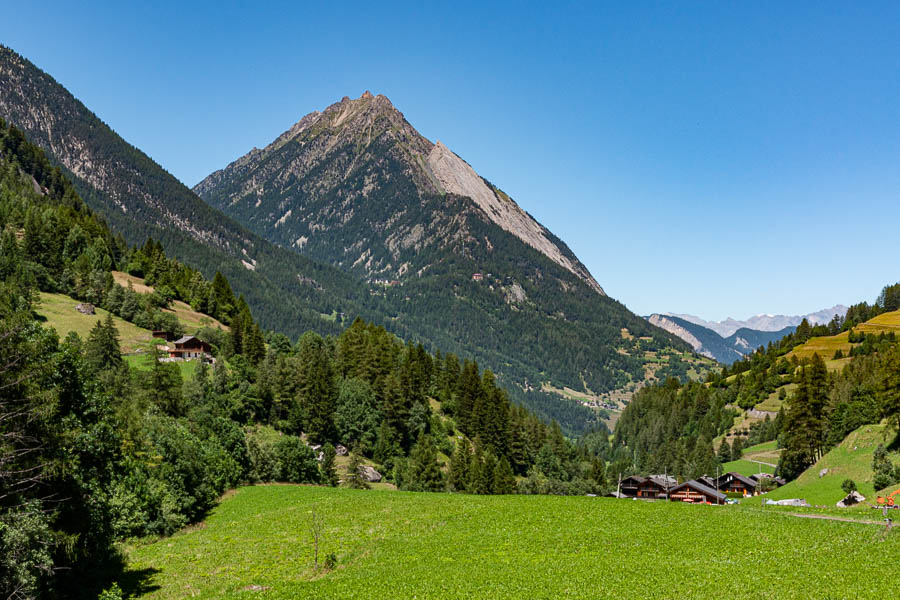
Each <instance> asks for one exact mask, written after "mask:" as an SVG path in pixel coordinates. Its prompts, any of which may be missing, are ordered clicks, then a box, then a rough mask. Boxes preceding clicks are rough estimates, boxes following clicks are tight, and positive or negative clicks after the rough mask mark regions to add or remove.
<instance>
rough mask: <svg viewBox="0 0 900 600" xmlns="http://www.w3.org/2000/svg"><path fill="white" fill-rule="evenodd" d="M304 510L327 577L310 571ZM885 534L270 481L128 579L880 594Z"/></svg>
mask: <svg viewBox="0 0 900 600" xmlns="http://www.w3.org/2000/svg"><path fill="white" fill-rule="evenodd" d="M313 509H315V510H316V512H317V513H318V514H319V515H320V516H321V517H322V519H323V521H324V530H323V533H322V537H321V544H320V550H319V552H320V554H319V556H320V560H321V558H322V557H323V556H324V555H327V554H329V553H334V554H335V555H336V557H337V561H338V567H337V569H335V570H333V571H331V572H327V573H324V572H319V573H316V572H315V571H314V570H313V569H312V566H311V565H312V551H313V548H312V543H311V539H310V533H309V527H308V523H309V517H310V511H311V510H313ZM737 531H739V532H740V538H741V542H739V543H737V542H736V543H725V542H723V541H722V540H723V539H724V538H723V536H724V537H728V535H729V534H730V533H733V532H737ZM882 536H883V533H882V529H881V528H880V527H877V526H872V525H865V524H860V523H845V522H838V521H825V520H813V519H799V518H796V517H792V516H790V515H787V514H784V513H783V512H781V511H759V510H756V511H749V510H742V509H741V508H740V507H710V506H685V505H680V504H677V503H667V502H655V503H648V502H636V501H623V500H613V499H606V498H587V497H571V498H565V497H547V496H467V495H450V494H415V493H406V492H380V491H368V492H358V491H354V490H344V489H329V488H318V487H307V486H278V485H272V486H256V487H247V488H242V489H240V490H238V491H237V493H236V494H234V495H233V496H231V497H229V498H227V499H226V500H224V501H223V502H222V503H221V504H220V506H219V507H218V508H216V509H215V510H214V511H213V512H212V513H211V514H210V516H209V518H208V519H207V521H206V522H205V523H204V524H203V525H202V526H199V527H194V528H190V529H188V530H186V531H184V532H182V533H179V534H177V535H175V536H173V537H171V538H168V539H163V540H160V541H157V542H155V543H150V544H146V545H139V546H135V547H131V548H130V549H129V557H130V567H129V568H130V572H129V573H126V580H129V579H130V580H131V581H132V584H134V583H135V582H134V580H135V579H141V578H143V580H142V581H140V585H139V587H140V588H141V589H143V590H145V591H148V593H147V595H146V596H143V597H146V598H154V599H163V598H185V597H196V598H247V597H259V598H268V599H278V598H317V599H326V598H347V599H349V598H365V599H369V598H404V599H406V598H420V599H421V598H560V597H570V598H622V597H644V596H648V597H649V596H651V595H652V596H655V597H681V598H700V597H707V596H708V595H709V594H710V590H715V595H716V596H719V597H758V598H842V597H878V596H885V597H887V596H890V595H891V594H893V593H894V591H895V581H894V580H893V578H890V577H885V571H884V564H883V562H882V561H878V560H872V547H873V545H876V544H877V547H878V554H879V555H880V556H893V555H895V554H896V553H897V552H898V551H900V534H897V533H893V534H891V535H889V536H887V537H886V538H885V541H884V542H880V540H881V539H882ZM762 574H765V577H764V578H763V577H761V575H762ZM251 590H255V592H254V591H251ZM126 591H129V590H128V589H126Z"/></svg>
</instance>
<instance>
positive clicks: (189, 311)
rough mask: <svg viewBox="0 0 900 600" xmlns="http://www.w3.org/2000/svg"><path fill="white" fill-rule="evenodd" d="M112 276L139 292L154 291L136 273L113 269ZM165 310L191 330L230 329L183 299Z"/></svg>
mask: <svg viewBox="0 0 900 600" xmlns="http://www.w3.org/2000/svg"><path fill="white" fill-rule="evenodd" d="M112 276H113V281H115V282H116V283H118V284H119V285H121V286H122V287H124V288H127V287H128V286H129V285H131V287H132V288H133V289H134V291H136V292H137V293H139V294H152V293H153V291H154V290H153V287H151V286H149V285H147V284H146V283H144V280H143V279H141V278H140V277H135V276H134V275H129V274H128V273H123V272H121V271H113V272H112ZM165 312H167V313H172V314H173V315H175V316H176V317H177V318H178V320H179V321H181V324H182V325H184V326H185V327H186V328H187V329H188V331H189V332H190V331H192V330H196V329H199V328H201V327H206V326H209V327H212V328H213V329H216V328H217V329H224V330H225V331H228V325H225V324H223V323H220V322H219V321H218V320H216V319H213V318H212V317H210V316H209V315H205V314H203V313H199V312H197V311H196V310H194V309H193V308H191V307H190V306H189V305H187V304H185V303H184V302H182V301H181V300H176V301H174V302H173V303H172V307H171V308H167V309H165Z"/></svg>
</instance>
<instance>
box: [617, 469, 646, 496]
mask: <svg viewBox="0 0 900 600" xmlns="http://www.w3.org/2000/svg"><path fill="white" fill-rule="evenodd" d="M645 481H647V478H646V477H641V476H640V475H629V476H628V477H626V478H625V479H623V480H622V482H621V483H620V484H619V497H620V498H637V497H638V490H640V487H641V484H643V483H644V482H645Z"/></svg>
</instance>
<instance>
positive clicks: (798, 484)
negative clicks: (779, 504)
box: [766, 425, 890, 506]
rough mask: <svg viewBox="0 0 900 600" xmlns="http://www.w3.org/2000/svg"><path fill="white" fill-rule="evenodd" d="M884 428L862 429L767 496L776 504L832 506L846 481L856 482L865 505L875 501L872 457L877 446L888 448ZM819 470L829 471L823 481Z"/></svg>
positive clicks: (878, 426)
mask: <svg viewBox="0 0 900 600" xmlns="http://www.w3.org/2000/svg"><path fill="white" fill-rule="evenodd" d="M885 429H886V427H885V426H884V425H863V426H862V427H860V428H859V429H857V430H856V431H854V432H853V433H851V434H850V435H848V436H847V438H846V439H845V440H844V441H843V442H841V443H840V444H839V445H838V446H836V447H835V448H833V449H832V450H831V451H830V452H829V453H828V454H826V455H825V456H823V457H822V458H821V459H819V461H818V462H817V463H816V464H814V465H813V466H811V467H810V468H809V469H807V470H806V471H804V472H803V474H801V475H800V477H798V478H797V479H795V480H794V481H792V482H790V483H788V484H787V485H785V486H783V487H781V488H779V489H777V490H773V491H771V492H769V493H768V494H766V496H767V497H769V498H774V499H776V500H778V499H783V498H806V500H807V501H808V502H809V503H810V504H822V505H827V506H834V505H835V503H837V502H838V501H840V500H841V498H843V497H844V496H845V495H846V494H845V493H844V491H843V490H842V489H841V483H843V482H844V480H845V479H852V480H853V481H855V482H856V486H857V488H858V489H859V493H861V494H862V495H863V496H865V497H866V500H867V501H874V500H875V497H874V494H875V488H874V487H873V486H872V455H873V454H874V453H875V449H876V448H877V447H878V444H885V445H887V444H888V443H889V442H890V439H886V438H885ZM822 469H828V473H827V474H826V475H825V476H824V477H819V472H820V471H821V470H822Z"/></svg>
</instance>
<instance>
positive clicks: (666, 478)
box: [663, 467, 669, 502]
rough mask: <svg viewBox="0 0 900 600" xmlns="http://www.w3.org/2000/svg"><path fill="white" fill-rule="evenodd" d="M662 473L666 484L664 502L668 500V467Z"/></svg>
mask: <svg viewBox="0 0 900 600" xmlns="http://www.w3.org/2000/svg"><path fill="white" fill-rule="evenodd" d="M663 473H664V474H663V481H664V482H665V485H666V502H668V501H669V467H666V468H665V469H664V470H663Z"/></svg>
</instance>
